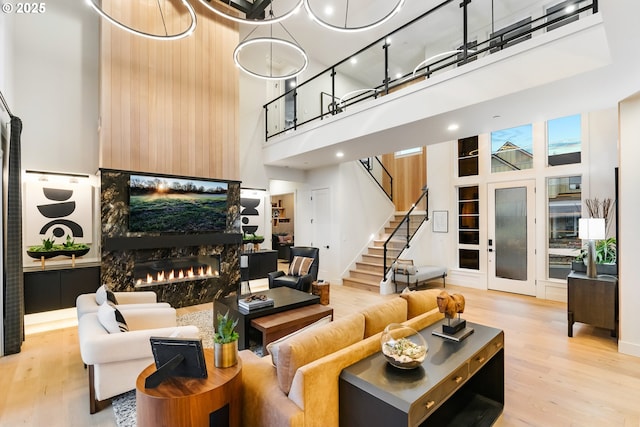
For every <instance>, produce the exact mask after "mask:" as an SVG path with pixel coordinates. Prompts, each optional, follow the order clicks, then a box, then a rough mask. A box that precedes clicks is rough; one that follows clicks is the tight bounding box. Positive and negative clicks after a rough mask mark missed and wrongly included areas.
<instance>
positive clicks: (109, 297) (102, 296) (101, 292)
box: [96, 285, 118, 305]
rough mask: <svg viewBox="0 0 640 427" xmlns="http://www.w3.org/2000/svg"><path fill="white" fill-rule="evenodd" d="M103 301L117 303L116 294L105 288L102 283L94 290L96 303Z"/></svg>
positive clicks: (99, 303) (102, 302) (100, 303)
mask: <svg viewBox="0 0 640 427" xmlns="http://www.w3.org/2000/svg"><path fill="white" fill-rule="evenodd" d="M105 301H111V302H112V303H113V304H118V300H117V299H116V295H115V294H114V293H113V292H112V291H110V290H109V289H107V287H106V286H105V285H102V286H100V287H99V288H98V290H97V291H96V304H98V305H102V304H104V302H105Z"/></svg>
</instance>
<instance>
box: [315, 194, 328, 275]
mask: <svg viewBox="0 0 640 427" xmlns="http://www.w3.org/2000/svg"><path fill="white" fill-rule="evenodd" d="M330 198H331V194H330V191H329V189H328V188H319V189H316V190H311V205H312V212H313V216H312V218H311V228H312V230H313V231H312V241H311V246H315V247H317V248H320V266H319V267H318V278H319V279H325V280H328V279H329V277H328V272H329V269H328V268H327V266H329V265H331V252H330V249H331V247H330V241H331V223H332V218H331V209H330V206H331V201H330Z"/></svg>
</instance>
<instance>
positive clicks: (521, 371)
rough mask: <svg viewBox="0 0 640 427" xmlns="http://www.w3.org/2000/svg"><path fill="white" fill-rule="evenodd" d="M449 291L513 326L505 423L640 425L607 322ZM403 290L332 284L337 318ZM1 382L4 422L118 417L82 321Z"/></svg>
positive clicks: (630, 369)
mask: <svg viewBox="0 0 640 427" xmlns="http://www.w3.org/2000/svg"><path fill="white" fill-rule="evenodd" d="M251 286H252V289H253V290H254V291H255V290H258V289H260V288H261V286H260V284H259V283H254V282H253V281H252V283H251ZM447 290H449V291H450V292H451V291H457V292H460V293H462V294H464V296H465V298H466V310H465V313H464V317H465V318H466V319H468V320H469V321H472V322H476V323H482V324H486V325H489V326H494V327H497V328H502V329H504V331H505V364H506V365H505V389H506V393H505V394H506V403H505V409H504V413H503V415H502V416H501V417H500V419H499V420H498V422H497V423H496V426H499V427H504V426H509V427H511V426H544V427H553V426H572V427H573V426H576V427H578V426H580V427H583V426H598V427H601V426H621V427H622V426H624V427H629V426H634V427H638V426H640V405H638V402H639V401H640V358H634V357H631V356H626V355H623V354H620V353H618V352H617V350H616V342H615V339H614V338H611V337H610V336H609V333H608V332H607V331H604V330H600V329H595V328H593V327H590V326H587V325H582V324H576V326H575V327H574V337H573V338H568V337H567V320H566V317H567V316H566V305H565V304H562V303H554V302H549V301H540V300H536V299H535V298H530V297H523V296H518V295H513V294H507V293H500V292H491V291H478V290H472V289H466V288H456V287H453V286H447ZM395 297H396V296H394V295H391V296H380V295H376V294H373V293H370V292H367V291H361V290H356V289H351V288H346V287H342V286H335V285H334V286H331V306H332V307H333V308H334V312H335V315H336V317H340V316H344V315H346V314H348V313H351V312H353V311H355V310H358V309H359V308H362V307H365V306H367V305H370V304H374V303H377V302H379V301H382V300H385V299H388V298H395ZM209 307H210V304H205V305H202V306H196V307H190V308H185V309H180V311H181V312H185V311H193V310H197V309H204V308H209ZM0 390H2V391H1V392H0V426H3V427H9V426H11V427H14V426H65V427H67V426H109V427H113V426H115V421H114V416H113V410H112V409H111V407H109V408H107V409H105V410H103V411H101V412H99V413H97V414H95V415H89V408H88V391H87V376H86V371H85V369H84V368H83V366H82V362H81V360H80V354H79V348H78V339H77V332H76V328H75V327H68V326H64V324H63V327H62V328H60V329H55V330H51V331H48V332H35V333H31V334H29V335H27V337H26V341H25V342H24V344H23V347H22V352H21V353H20V354H17V355H12V356H7V357H4V358H0ZM274 427H278V426H274Z"/></svg>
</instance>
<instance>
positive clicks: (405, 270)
mask: <svg viewBox="0 0 640 427" xmlns="http://www.w3.org/2000/svg"><path fill="white" fill-rule="evenodd" d="M393 269H394V271H395V272H396V273H397V274H407V275H410V274H416V267H415V266H414V265H413V260H412V259H397V260H396V262H395V263H394V264H393Z"/></svg>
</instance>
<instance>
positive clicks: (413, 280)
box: [393, 265, 447, 293]
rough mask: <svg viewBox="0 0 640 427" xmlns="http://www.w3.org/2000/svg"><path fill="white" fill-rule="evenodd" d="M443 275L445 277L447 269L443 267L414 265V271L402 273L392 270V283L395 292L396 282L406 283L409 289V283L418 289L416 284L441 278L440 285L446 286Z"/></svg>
mask: <svg viewBox="0 0 640 427" xmlns="http://www.w3.org/2000/svg"><path fill="white" fill-rule="evenodd" d="M445 277H447V269H446V268H444V267H437V266H435V265H420V266H417V267H415V273H413V274H403V273H400V272H396V270H395V269H394V270H393V283H394V284H395V285H396V293H397V292H398V282H400V284H403V285H406V286H407V288H409V289H411V285H412V284H413V285H414V286H415V289H418V285H419V284H420V283H422V282H427V281H429V280H433V279H439V278H442V287H443V288H444V287H445V286H446V283H445Z"/></svg>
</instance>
